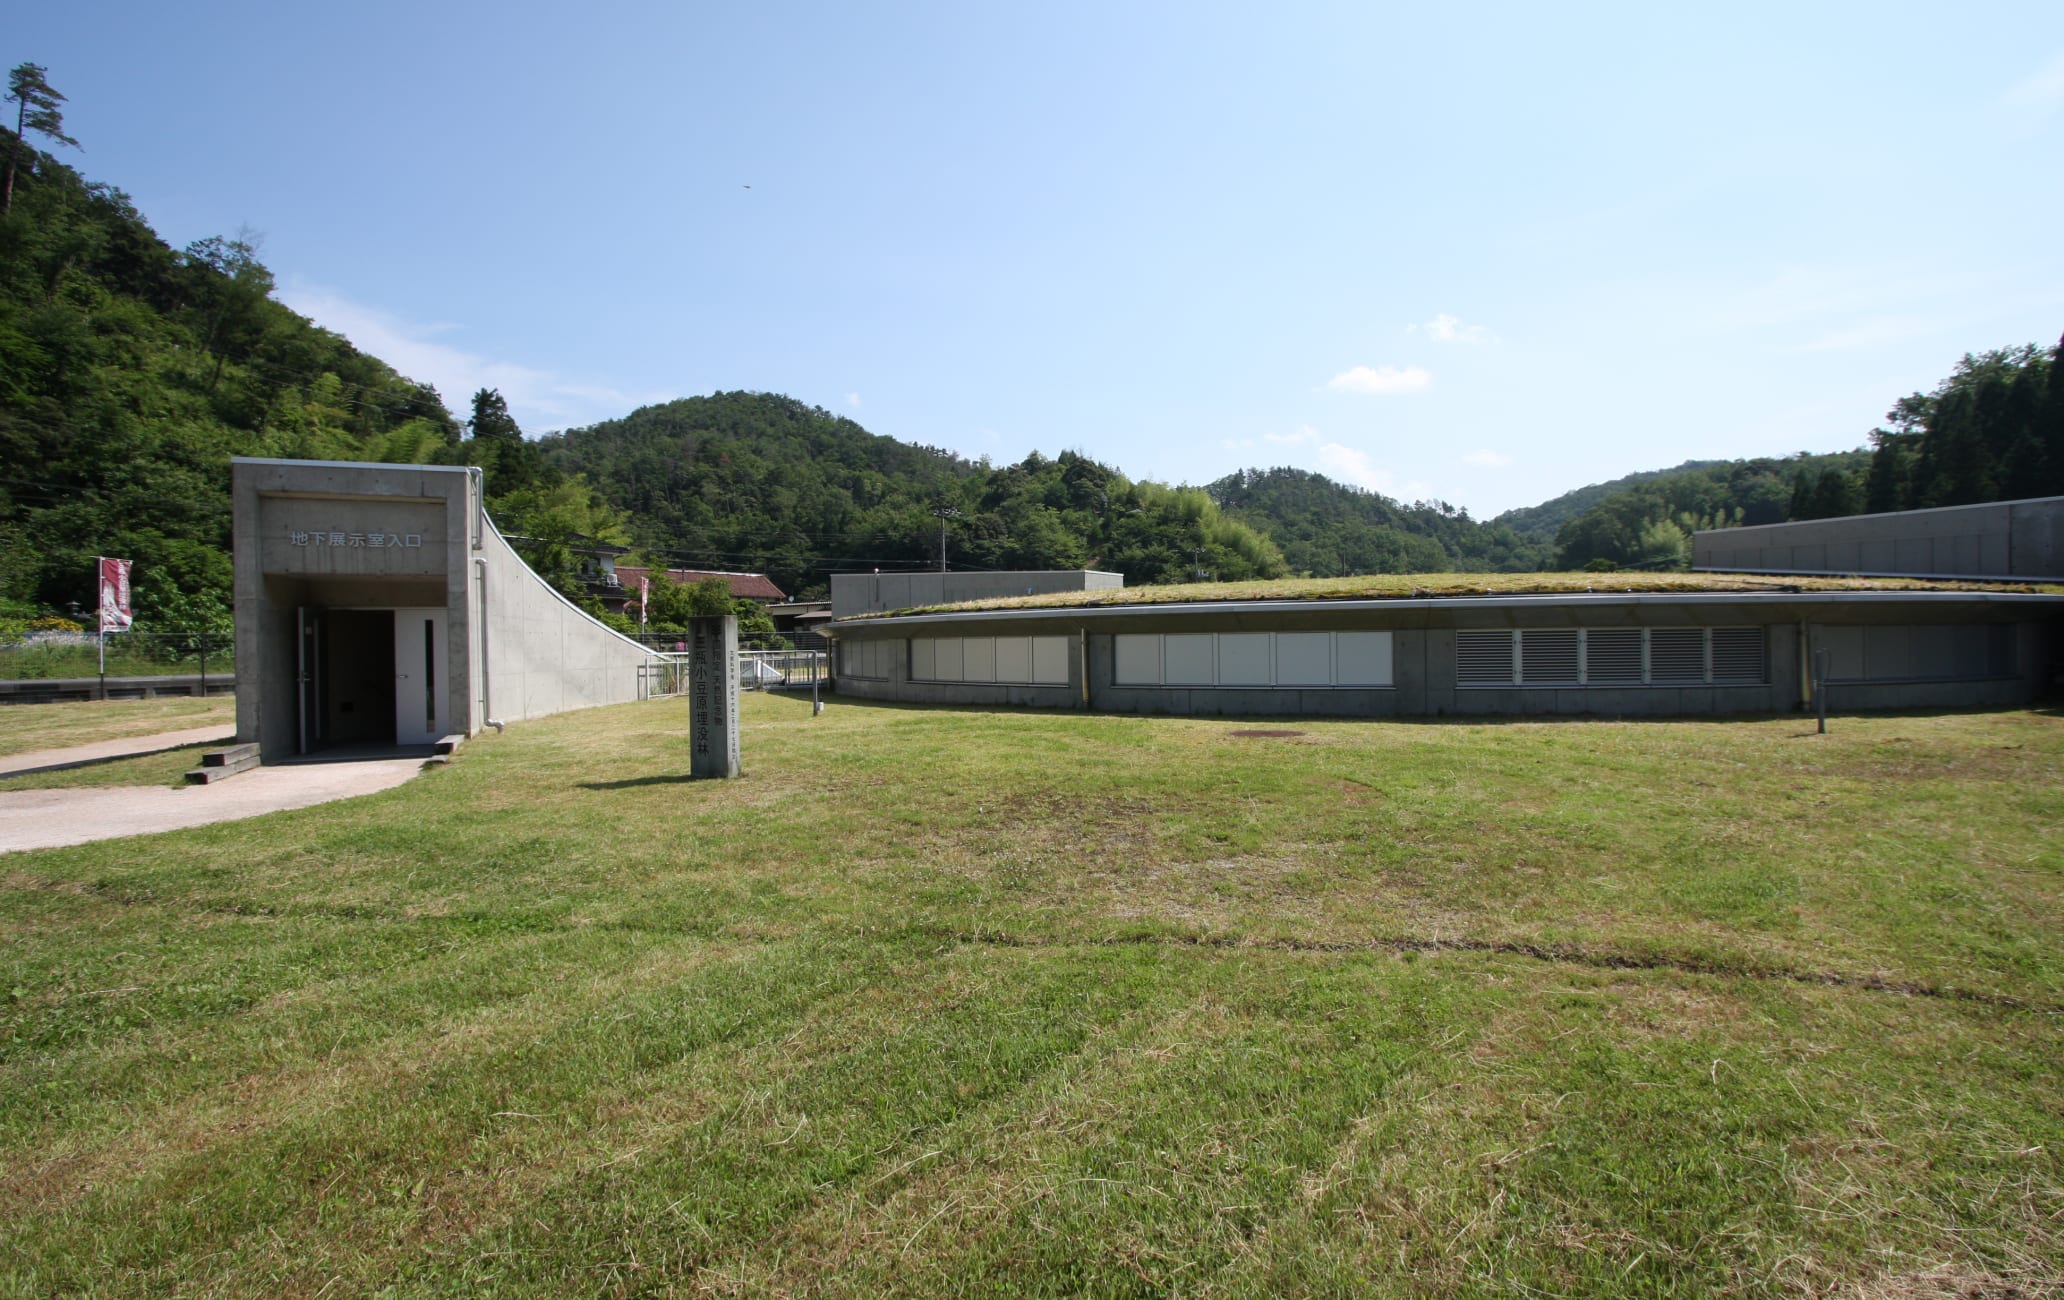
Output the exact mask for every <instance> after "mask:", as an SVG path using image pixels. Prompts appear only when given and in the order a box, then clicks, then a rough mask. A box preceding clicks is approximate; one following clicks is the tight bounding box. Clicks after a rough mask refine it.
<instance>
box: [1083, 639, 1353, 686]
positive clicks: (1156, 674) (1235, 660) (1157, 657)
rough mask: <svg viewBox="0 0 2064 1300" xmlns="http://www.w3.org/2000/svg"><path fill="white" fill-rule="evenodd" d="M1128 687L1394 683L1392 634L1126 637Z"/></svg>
mask: <svg viewBox="0 0 2064 1300" xmlns="http://www.w3.org/2000/svg"><path fill="white" fill-rule="evenodd" d="M1117 641H1118V647H1117V651H1118V655H1117V657H1118V662H1117V681H1118V685H1120V686H1297V687H1321V686H1388V685H1390V684H1391V646H1390V633H1388V632H1194V633H1192V632H1184V633H1168V634H1165V635H1154V634H1143V635H1121V636H1119V637H1118V638H1117Z"/></svg>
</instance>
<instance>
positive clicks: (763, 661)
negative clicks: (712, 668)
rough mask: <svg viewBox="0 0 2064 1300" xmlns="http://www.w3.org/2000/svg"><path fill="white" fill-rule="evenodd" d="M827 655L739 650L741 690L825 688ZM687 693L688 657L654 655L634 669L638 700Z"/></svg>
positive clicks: (829, 663)
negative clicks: (636, 672)
mask: <svg viewBox="0 0 2064 1300" xmlns="http://www.w3.org/2000/svg"><path fill="white" fill-rule="evenodd" d="M830 682H831V656H830V655H828V654H825V653H823V652H822V651H818V650H741V651H739V652H738V689H739V690H741V691H780V690H802V689H806V688H808V687H811V686H817V685H829V684H830ZM687 693H688V656H687V655H685V654H658V655H655V656H654V657H653V658H651V659H650V660H648V661H646V662H645V663H643V664H641V665H639V667H638V697H639V698H640V699H647V700H649V699H657V698H663V697H666V696H670V695H686V694H687Z"/></svg>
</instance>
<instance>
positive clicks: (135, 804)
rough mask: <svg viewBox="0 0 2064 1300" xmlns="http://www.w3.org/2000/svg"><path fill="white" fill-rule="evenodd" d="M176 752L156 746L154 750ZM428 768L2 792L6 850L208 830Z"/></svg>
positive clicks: (273, 772)
mask: <svg viewBox="0 0 2064 1300" xmlns="http://www.w3.org/2000/svg"><path fill="white" fill-rule="evenodd" d="M167 734H169V735H175V736H176V735H183V734H185V733H183V732H171V733H167ZM211 734H212V733H211ZM206 738H207V737H206V736H203V737H201V739H206ZM137 740H139V741H155V742H163V741H164V740H165V736H164V735H158V736H144V737H138V738H137ZM107 743H109V744H128V743H132V742H129V741H109V742H107ZM177 743H184V744H191V743H193V742H192V741H191V740H188V741H183V742H177ZM170 747H171V746H169V745H166V744H163V743H158V744H155V745H152V746H151V747H150V748H151V749H166V748H170ZM80 748H88V746H81V747H80ZM46 752H53V753H62V752H65V751H46ZM138 752H145V753H147V752H150V750H149V749H146V750H142V751H138ZM18 757H26V756H18ZM422 770H423V760H422V759H420V758H379V759H366V760H359V761H356V762H344V763H287V764H282V765H280V766H277V767H259V768H253V769H252V770H251V771H248V772H242V773H239V774H238V775H236V776H233V777H231V778H229V779H228V780H226V781H218V782H216V783H215V784H213V785H193V786H187V787H185V788H183V789H176V790H175V789H170V788H167V787H164V786H109V787H100V788H88V789H73V790H10V791H0V853H13V852H18V851H20V850H22V849H49V848H56V847H57V846H59V845H62V844H85V843H87V842H89V841H92V840H112V839H119V838H121V837H122V836H125V835H153V834H156V833H157V832H159V831H171V830H179V829H181V828H183V827H187V826H206V825H208V824H209V823H211V822H232V821H239V820H241V819H243V818H245V817H257V816H260V815H262V814H264V813H269V812H279V811H281V810H282V809H286V808H306V807H308V806H309V805H310V804H318V803H329V802H330V801H331V800H333V799H350V798H353V797H354V796H357V795H362V794H373V793H375V792H377V791H380V790H386V789H391V788H392V787H394V786H397V785H400V784H401V783H402V782H404V781H406V780H408V779H409V778H410V777H412V776H414V775H416V774H417V773H418V772H420V771H422Z"/></svg>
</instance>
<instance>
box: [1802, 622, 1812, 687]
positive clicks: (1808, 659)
mask: <svg viewBox="0 0 2064 1300" xmlns="http://www.w3.org/2000/svg"><path fill="white" fill-rule="evenodd" d="M1811 703H1813V633H1812V631H1811V629H1810V628H1809V626H1808V624H1807V622H1806V620H1805V619H1803V618H1802V619H1800V620H1799V707H1801V708H1804V707H1806V706H1807V705H1809V704H1811Z"/></svg>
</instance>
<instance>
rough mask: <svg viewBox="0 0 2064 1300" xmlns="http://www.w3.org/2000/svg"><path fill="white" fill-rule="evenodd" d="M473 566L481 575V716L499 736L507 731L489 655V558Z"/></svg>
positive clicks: (475, 559) (476, 560)
mask: <svg viewBox="0 0 2064 1300" xmlns="http://www.w3.org/2000/svg"><path fill="white" fill-rule="evenodd" d="M473 564H474V566H475V569H476V571H477V572H478V573H479V575H480V714H481V721H482V722H484V723H486V724H487V725H488V726H490V727H493V728H494V729H495V734H496V735H497V736H499V735H501V734H502V732H503V731H504V730H505V729H506V728H505V726H504V724H503V723H502V720H501V719H499V718H497V717H495V716H494V672H493V669H492V668H491V667H490V664H492V663H493V660H492V659H491V658H490V657H489V655H488V653H487V557H486V556H484V555H476V556H474V557H473Z"/></svg>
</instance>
